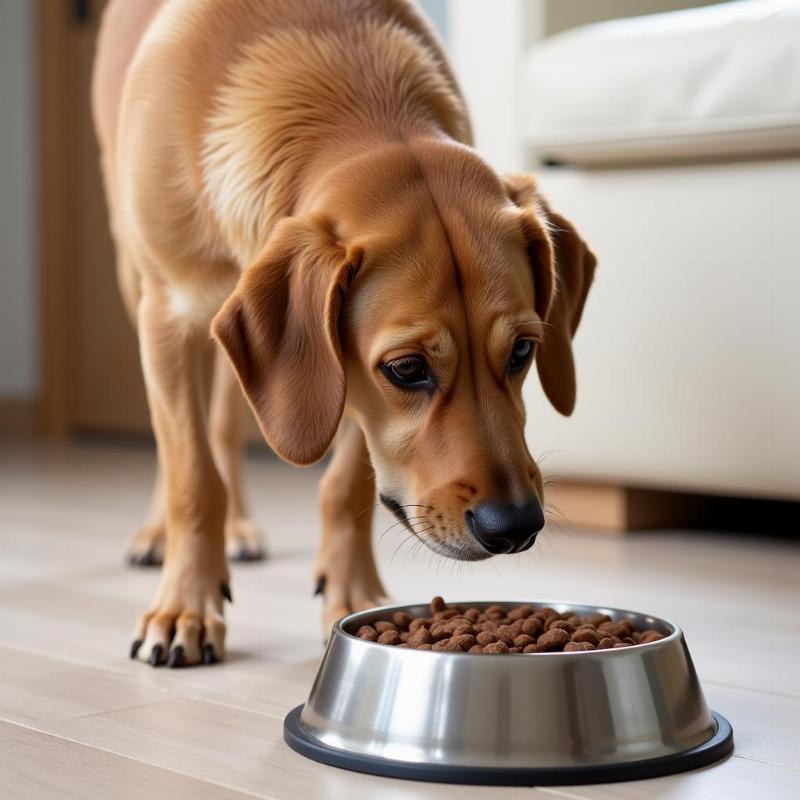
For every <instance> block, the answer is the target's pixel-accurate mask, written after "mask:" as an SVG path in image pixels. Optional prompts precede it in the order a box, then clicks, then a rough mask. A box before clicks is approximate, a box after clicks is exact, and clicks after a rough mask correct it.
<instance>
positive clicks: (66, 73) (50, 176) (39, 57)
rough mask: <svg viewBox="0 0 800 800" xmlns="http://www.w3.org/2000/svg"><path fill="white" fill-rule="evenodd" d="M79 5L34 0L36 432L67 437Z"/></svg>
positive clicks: (59, 437)
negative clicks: (74, 52) (74, 55)
mask: <svg viewBox="0 0 800 800" xmlns="http://www.w3.org/2000/svg"><path fill="white" fill-rule="evenodd" d="M77 8H78V6H77V5H75V4H74V3H71V2H67V1H66V0H62V1H61V2H54V0H37V3H36V11H35V13H36V27H35V36H36V42H35V66H36V71H37V81H36V92H37V110H38V156H39V158H38V164H39V174H38V228H39V313H40V331H41V339H40V345H39V349H40V386H41V390H40V402H39V428H40V432H41V433H42V434H43V435H44V436H45V437H46V438H49V439H55V440H59V439H65V438H66V437H67V434H68V433H69V427H70V378H69V376H70V372H71V365H72V358H73V353H72V349H71V347H70V330H71V328H72V322H73V315H72V310H73V307H74V304H73V303H72V302H71V300H70V297H71V294H72V291H71V289H72V286H73V276H74V269H75V237H74V235H73V231H74V224H73V222H74V215H73V208H74V197H73V195H74V192H71V189H72V187H73V186H74V176H73V172H72V170H71V169H70V162H69V152H70V139H69V137H70V135H71V130H72V126H71V125H69V124H68V123H69V114H70V108H69V103H68V100H69V97H70V91H69V89H70V81H71V69H70V64H71V58H70V49H71V35H72V32H73V31H74V26H75V25H76V20H75V17H74V13H75V12H76V9H77Z"/></svg>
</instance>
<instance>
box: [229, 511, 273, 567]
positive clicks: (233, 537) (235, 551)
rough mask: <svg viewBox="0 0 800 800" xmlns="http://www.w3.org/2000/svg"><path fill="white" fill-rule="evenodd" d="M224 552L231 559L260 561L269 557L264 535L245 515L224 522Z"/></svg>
mask: <svg viewBox="0 0 800 800" xmlns="http://www.w3.org/2000/svg"><path fill="white" fill-rule="evenodd" d="M225 552H226V553H227V554H228V558H229V559H230V560H231V561H261V560H263V559H265V558H268V557H269V554H268V552H267V548H266V545H265V544H264V536H263V535H262V533H261V531H259V529H258V528H257V527H256V526H255V525H254V524H253V523H252V522H251V521H250V520H249V519H247V517H238V518H237V519H232V520H229V521H228V522H226V523H225Z"/></svg>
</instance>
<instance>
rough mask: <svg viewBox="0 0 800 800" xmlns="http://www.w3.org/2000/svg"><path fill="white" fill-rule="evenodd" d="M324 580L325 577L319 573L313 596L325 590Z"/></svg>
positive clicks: (325, 579)
mask: <svg viewBox="0 0 800 800" xmlns="http://www.w3.org/2000/svg"><path fill="white" fill-rule="evenodd" d="M326 581H327V578H326V577H325V576H324V575H320V576H319V578H317V585H316V586H315V587H314V597H316V596H317V595H319V594H322V593H323V592H324V591H325V582H326Z"/></svg>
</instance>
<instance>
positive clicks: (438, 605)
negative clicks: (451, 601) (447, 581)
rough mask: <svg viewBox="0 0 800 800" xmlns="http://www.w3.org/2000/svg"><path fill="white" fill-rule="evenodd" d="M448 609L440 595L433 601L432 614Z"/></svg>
mask: <svg viewBox="0 0 800 800" xmlns="http://www.w3.org/2000/svg"><path fill="white" fill-rule="evenodd" d="M446 608H447V603H445V601H444V599H443V598H441V597H439V596H438V595H437V596H436V597H434V598H433V600H431V613H432V614H436V613H438V612H439V611H444V610H445V609H446Z"/></svg>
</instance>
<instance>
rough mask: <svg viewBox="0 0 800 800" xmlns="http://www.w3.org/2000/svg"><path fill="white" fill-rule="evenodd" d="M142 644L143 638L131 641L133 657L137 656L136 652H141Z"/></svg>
mask: <svg viewBox="0 0 800 800" xmlns="http://www.w3.org/2000/svg"><path fill="white" fill-rule="evenodd" d="M141 646H142V640H141V639H134V640H133V642H132V643H131V658H136V654H137V653H138V652H139V648H140V647H141Z"/></svg>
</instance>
